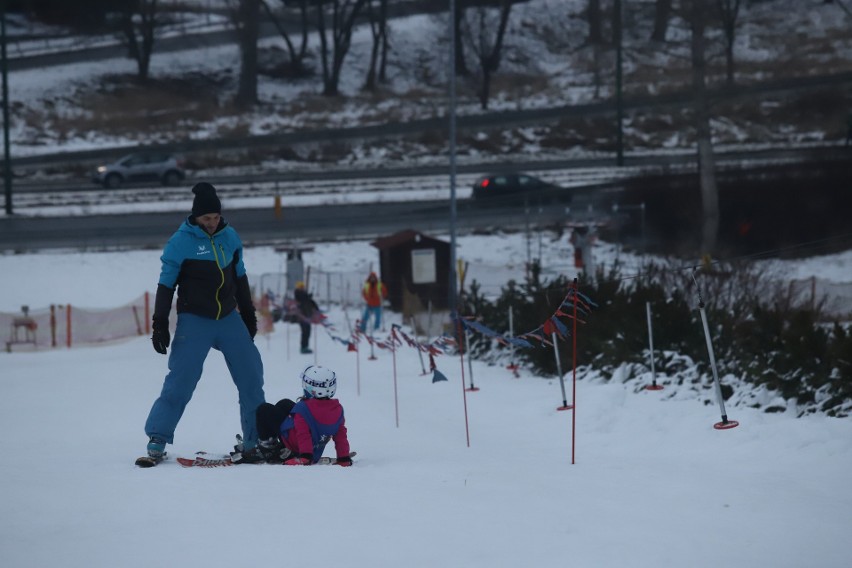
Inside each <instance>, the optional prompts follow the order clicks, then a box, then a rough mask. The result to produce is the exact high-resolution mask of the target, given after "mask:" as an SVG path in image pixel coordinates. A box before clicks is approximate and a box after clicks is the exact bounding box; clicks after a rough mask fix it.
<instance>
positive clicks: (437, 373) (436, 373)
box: [432, 369, 447, 383]
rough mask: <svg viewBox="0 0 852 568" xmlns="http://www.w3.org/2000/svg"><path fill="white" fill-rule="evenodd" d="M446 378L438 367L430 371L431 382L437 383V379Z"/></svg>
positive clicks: (444, 379) (442, 379)
mask: <svg viewBox="0 0 852 568" xmlns="http://www.w3.org/2000/svg"><path fill="white" fill-rule="evenodd" d="M446 380H447V377H445V376H444V374H443V373H442V372H441V371H439V370H438V369H435V370H434V371H432V382H433V383H437V382H438V381H446Z"/></svg>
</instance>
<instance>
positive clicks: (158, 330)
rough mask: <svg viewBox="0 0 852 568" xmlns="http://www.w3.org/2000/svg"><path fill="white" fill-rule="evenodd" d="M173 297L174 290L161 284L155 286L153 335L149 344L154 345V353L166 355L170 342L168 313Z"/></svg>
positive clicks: (170, 309)
mask: <svg viewBox="0 0 852 568" xmlns="http://www.w3.org/2000/svg"><path fill="white" fill-rule="evenodd" d="M174 295H175V291H174V289H172V288H169V287H168V286H163V285H162V284H158V285H157V295H156V296H155V298H154V323H153V325H152V326H151V327H152V328H153V329H154V333H153V335H151V342H152V343H153V344H154V351H156V352H157V353H162V354H163V355H165V354H166V353H167V351H168V348H169V344H170V343H171V341H172V336H171V334H170V333H169V312H170V311H172V299H173V298H174Z"/></svg>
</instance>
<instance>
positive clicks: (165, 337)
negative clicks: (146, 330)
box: [151, 319, 172, 355]
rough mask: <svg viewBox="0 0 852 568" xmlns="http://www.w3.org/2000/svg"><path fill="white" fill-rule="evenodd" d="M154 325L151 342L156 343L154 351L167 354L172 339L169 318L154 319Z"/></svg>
mask: <svg viewBox="0 0 852 568" xmlns="http://www.w3.org/2000/svg"><path fill="white" fill-rule="evenodd" d="M152 327H153V328H154V333H153V335H151V342H152V343H153V344H154V351H156V352H157V353H162V354H163V355H165V354H166V353H167V351H168V348H169V344H170V343H171V341H172V336H171V334H170V333H169V320H166V321H163V320H161V319H154V325H153V326H152Z"/></svg>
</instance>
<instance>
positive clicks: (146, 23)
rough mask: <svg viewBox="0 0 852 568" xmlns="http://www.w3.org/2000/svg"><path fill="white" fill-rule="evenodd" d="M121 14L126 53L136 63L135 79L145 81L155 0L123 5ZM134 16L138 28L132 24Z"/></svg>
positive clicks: (152, 32) (152, 29)
mask: <svg viewBox="0 0 852 568" xmlns="http://www.w3.org/2000/svg"><path fill="white" fill-rule="evenodd" d="M122 12H123V14H122V19H121V26H122V31H123V33H124V38H125V40H126V41H127V51H128V53H129V55H130V57H131V58H132V59H134V60H135V61H136V77H137V78H138V79H139V80H140V81H147V80H148V74H149V72H150V69H151V54H152V53H153V51H154V32H155V29H156V27H157V0H143V1H141V2H138V3H135V4H133V5H129V4H128V5H125V6H124V7H123V9H122ZM135 15H138V16H139V25H138V26H137V25H136V23H135V22H134V16H135ZM137 34H138V36H139V37H137Z"/></svg>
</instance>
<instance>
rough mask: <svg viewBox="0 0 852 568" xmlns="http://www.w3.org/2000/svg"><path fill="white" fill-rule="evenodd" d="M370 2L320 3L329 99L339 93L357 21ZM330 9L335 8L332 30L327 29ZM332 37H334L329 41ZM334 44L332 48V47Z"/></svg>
mask: <svg viewBox="0 0 852 568" xmlns="http://www.w3.org/2000/svg"><path fill="white" fill-rule="evenodd" d="M367 1H368V0H316V25H317V31H318V32H319V40H320V59H321V60H322V78H323V91H322V94H323V95H326V96H336V95H337V94H338V93H339V84H340V72H341V70H342V69H343V60H344V59H345V58H346V54H347V53H349V48H350V47H351V45H352V29H353V27H354V26H355V20H356V18H358V16H359V15H360V13H361V10H363V9H364V7H365V6H366V4H367ZM326 6H329V7H330V8H331V14H330V16H331V29H330V30H329V29H328V27H327V26H326V21H325V20H326V13H325V12H326V11H325V8H326ZM329 33H330V34H331V37H329ZM329 44H330V45H329Z"/></svg>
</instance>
